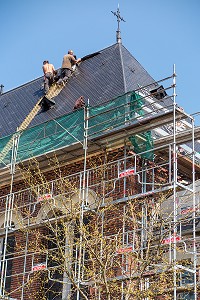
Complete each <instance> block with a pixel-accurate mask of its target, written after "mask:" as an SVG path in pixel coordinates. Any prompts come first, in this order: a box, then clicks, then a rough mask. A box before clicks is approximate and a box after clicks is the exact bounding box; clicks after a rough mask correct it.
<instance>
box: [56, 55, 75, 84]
mask: <svg viewBox="0 0 200 300" xmlns="http://www.w3.org/2000/svg"><path fill="white" fill-rule="evenodd" d="M80 61H81V58H78V59H76V56H75V55H74V52H73V51H72V50H69V51H68V54H66V55H64V57H63V61H62V67H61V76H60V79H59V80H58V82H57V83H58V84H62V83H65V82H66V81H67V80H68V78H69V77H70V76H71V74H72V71H73V70H74V69H73V66H75V65H76V64H77V63H79V62H80Z"/></svg>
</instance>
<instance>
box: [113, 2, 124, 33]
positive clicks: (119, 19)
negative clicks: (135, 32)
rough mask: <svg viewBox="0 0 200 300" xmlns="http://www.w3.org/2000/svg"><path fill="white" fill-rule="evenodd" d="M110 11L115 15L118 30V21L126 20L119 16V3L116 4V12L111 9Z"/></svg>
mask: <svg viewBox="0 0 200 300" xmlns="http://www.w3.org/2000/svg"><path fill="white" fill-rule="evenodd" d="M111 13H113V15H114V16H116V17H117V23H118V31H120V30H119V24H120V21H123V22H126V21H125V20H124V19H123V18H122V17H121V16H120V11H119V4H118V8H117V12H114V11H112V10H111Z"/></svg>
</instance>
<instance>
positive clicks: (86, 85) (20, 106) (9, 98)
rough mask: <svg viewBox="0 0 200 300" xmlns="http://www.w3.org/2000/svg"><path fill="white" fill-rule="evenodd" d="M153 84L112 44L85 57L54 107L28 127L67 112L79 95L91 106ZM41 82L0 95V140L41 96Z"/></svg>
mask: <svg viewBox="0 0 200 300" xmlns="http://www.w3.org/2000/svg"><path fill="white" fill-rule="evenodd" d="M154 82H155V81H154V79H153V78H152V77H151V76H150V75H149V74H148V72H147V71H146V70H145V69H144V68H143V67H142V66H141V64H140V63H139V62H138V61H137V60H136V59H135V58H134V57H133V56H132V55H131V53H130V52H129V51H128V50H127V49H126V48H125V47H124V46H123V45H122V44H119V43H116V44H114V45H111V46H109V47H107V48H105V49H103V50H101V51H99V52H98V53H95V55H89V56H88V57H85V59H84V60H83V61H82V62H81V63H80V65H79V66H78V67H77V69H76V71H75V72H74V74H73V76H72V77H71V78H70V79H69V81H68V83H67V84H66V86H65V87H64V89H63V90H62V91H61V93H60V94H59V95H58V96H57V97H55V98H54V100H55V102H56V105H55V107H54V108H53V109H51V110H49V111H46V112H39V113H38V115H36V116H35V118H34V119H33V121H32V122H31V124H30V125H29V127H30V126H34V125H38V124H40V123H43V122H46V121H48V120H50V119H54V118H57V117H60V116H61V115H64V114H67V113H69V112H71V111H72V110H73V106H74V102H75V100H76V99H77V98H79V97H80V96H81V95H82V96H84V98H85V100H87V99H89V101H90V105H91V106H94V105H97V104H101V103H102V102H105V101H108V100H109V99H112V98H114V97H116V96H119V95H122V94H124V93H125V92H128V91H132V90H135V89H137V88H138V84H139V85H141V86H146V85H148V84H151V83H154ZM42 83H43V76H42V77H40V78H38V79H35V80H33V81H31V82H28V83H26V84H24V85H22V86H20V87H18V88H15V89H13V90H11V91H8V92H6V93H4V94H2V95H1V96H0V110H1V118H0V137H3V136H6V135H9V134H11V133H14V132H15V131H16V128H17V127H18V126H19V125H20V124H21V123H22V121H23V120H24V119H25V117H26V116H27V115H28V113H29V112H30V111H31V110H32V108H33V107H34V105H35V104H36V102H37V101H38V99H39V98H40V97H41V96H42V95H43V91H42V90H41V86H42ZM155 86H156V84H153V87H155Z"/></svg>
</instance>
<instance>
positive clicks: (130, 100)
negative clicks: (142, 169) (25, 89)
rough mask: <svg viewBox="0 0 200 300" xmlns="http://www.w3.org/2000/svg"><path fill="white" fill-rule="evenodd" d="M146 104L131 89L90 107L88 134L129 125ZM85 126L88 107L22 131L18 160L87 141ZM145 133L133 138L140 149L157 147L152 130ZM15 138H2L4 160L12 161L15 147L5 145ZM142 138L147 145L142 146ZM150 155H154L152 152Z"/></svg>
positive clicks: (99, 134) (0, 155)
mask: <svg viewBox="0 0 200 300" xmlns="http://www.w3.org/2000/svg"><path fill="white" fill-rule="evenodd" d="M143 104H144V103H143V100H142V98H141V97H140V96H139V95H138V94H136V93H135V92H131V93H130V92H129V93H127V94H124V95H122V96H119V97H117V98H115V99H113V100H111V101H109V102H107V103H105V104H103V105H100V106H96V107H89V108H88V116H89V119H88V138H89V139H92V138H95V137H100V136H101V135H102V134H105V132H109V131H110V130H116V129H119V128H120V127H124V126H126V124H127V122H130V121H131V122H134V121H136V119H135V117H136V116H143V115H144V110H143ZM84 126H85V125H84V110H83V109H80V110H76V111H73V112H72V113H70V114H67V115H64V116H62V117H60V118H57V119H55V120H51V121H48V122H46V123H43V124H40V125H37V126H35V127H31V128H29V129H26V130H24V131H22V132H20V138H19V144H18V151H17V158H16V161H17V162H19V161H24V160H27V159H30V158H31V157H35V156H39V155H42V154H45V153H48V152H52V151H55V150H58V149H60V148H63V147H66V146H69V145H72V144H74V143H79V142H80V143H83V140H84V128H85V127H84ZM144 135H145V138H146V140H145V138H144V136H143V137H142V139H141V138H138V136H136V137H131V139H130V141H131V142H132V143H133V145H134V149H135V152H136V153H140V152H143V151H144V149H145V151H146V150H150V149H152V147H153V143H152V138H151V133H150V132H148V133H146V134H144ZM12 138H13V135H10V136H7V137H5V138H2V139H0V160H1V161H3V163H4V164H9V163H10V160H11V150H10V151H6V152H5V147H6V145H8V143H9V141H12ZM141 141H142V143H144V144H145V146H144V145H143V146H141ZM141 149H142V151H141ZM3 152H4V153H5V154H4V155H2V153H3ZM143 155H144V156H145V155H146V154H143ZM147 156H149V158H151V155H148V154H147ZM147 158H148V157H147ZM0 163H1V162H0Z"/></svg>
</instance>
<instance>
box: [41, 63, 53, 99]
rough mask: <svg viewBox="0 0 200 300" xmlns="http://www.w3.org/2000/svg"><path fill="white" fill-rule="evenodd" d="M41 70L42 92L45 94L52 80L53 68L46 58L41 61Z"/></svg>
mask: <svg viewBox="0 0 200 300" xmlns="http://www.w3.org/2000/svg"><path fill="white" fill-rule="evenodd" d="M42 70H43V73H44V93H45V95H46V94H47V92H48V90H49V87H50V85H51V84H52V83H53V81H54V74H55V68H54V66H53V65H52V64H50V63H49V61H48V60H44V61H43V66H42Z"/></svg>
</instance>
